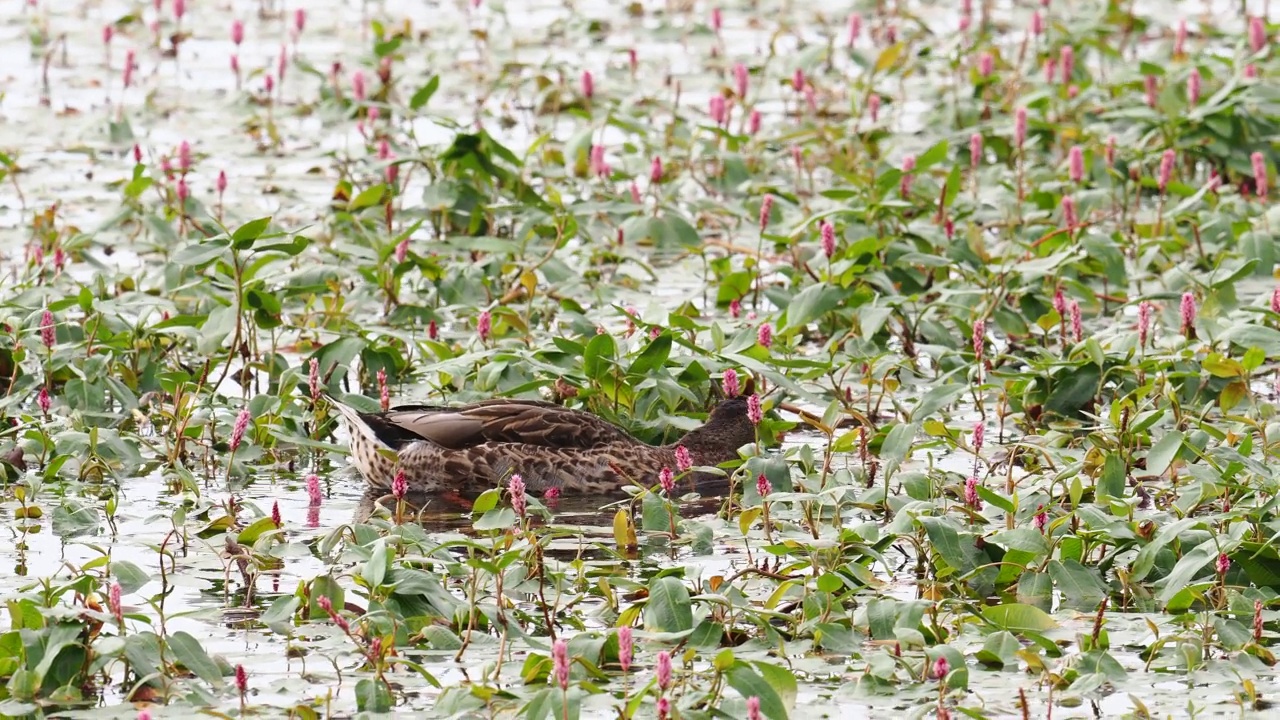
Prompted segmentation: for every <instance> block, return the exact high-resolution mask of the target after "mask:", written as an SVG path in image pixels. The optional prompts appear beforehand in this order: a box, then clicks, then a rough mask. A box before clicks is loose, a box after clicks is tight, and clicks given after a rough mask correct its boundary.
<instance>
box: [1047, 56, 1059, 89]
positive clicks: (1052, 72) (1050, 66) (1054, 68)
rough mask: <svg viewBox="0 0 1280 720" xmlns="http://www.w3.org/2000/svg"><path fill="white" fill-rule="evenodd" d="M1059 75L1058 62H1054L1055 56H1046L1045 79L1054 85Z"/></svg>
mask: <svg viewBox="0 0 1280 720" xmlns="http://www.w3.org/2000/svg"><path fill="white" fill-rule="evenodd" d="M1057 76H1058V63H1056V62H1054V60H1053V58H1045V60H1044V81H1045V82H1046V83H1048V84H1050V85H1052V84H1053V81H1054V80H1055V79H1057Z"/></svg>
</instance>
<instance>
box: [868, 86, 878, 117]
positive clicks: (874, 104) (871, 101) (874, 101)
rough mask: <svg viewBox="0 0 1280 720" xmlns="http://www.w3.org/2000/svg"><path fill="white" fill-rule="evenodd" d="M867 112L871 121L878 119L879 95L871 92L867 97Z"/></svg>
mask: <svg viewBox="0 0 1280 720" xmlns="http://www.w3.org/2000/svg"><path fill="white" fill-rule="evenodd" d="M867 114H868V115H870V116H871V122H879V121H880V96H879V95H876V94H874V93H873V94H872V95H871V97H869V98H867Z"/></svg>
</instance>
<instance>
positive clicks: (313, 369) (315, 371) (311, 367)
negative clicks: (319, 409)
mask: <svg viewBox="0 0 1280 720" xmlns="http://www.w3.org/2000/svg"><path fill="white" fill-rule="evenodd" d="M307 390H309V391H310V392H311V402H313V403H314V402H318V401H319V400H320V361H319V360H317V359H316V358H311V361H310V362H309V363H307Z"/></svg>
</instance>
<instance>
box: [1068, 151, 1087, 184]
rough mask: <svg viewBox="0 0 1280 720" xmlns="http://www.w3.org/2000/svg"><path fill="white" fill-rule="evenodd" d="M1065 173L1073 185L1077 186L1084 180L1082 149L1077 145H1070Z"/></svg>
mask: <svg viewBox="0 0 1280 720" xmlns="http://www.w3.org/2000/svg"><path fill="white" fill-rule="evenodd" d="M1067 173H1068V175H1070V177H1071V182H1073V183H1077V184H1079V183H1080V182H1082V181H1083V180H1084V149H1083V148H1081V147H1080V146H1079V145H1072V146H1071V151H1070V152H1068V153H1067Z"/></svg>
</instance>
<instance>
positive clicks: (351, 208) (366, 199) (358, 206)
mask: <svg viewBox="0 0 1280 720" xmlns="http://www.w3.org/2000/svg"><path fill="white" fill-rule="evenodd" d="M386 192H387V186H386V185H374V186H373V187H370V188H366V189H365V190H363V191H361V193H360V194H359V195H356V196H355V197H354V198H352V199H351V202H349V203H347V212H353V213H354V212H358V211H360V210H364V209H365V208H370V207H373V206H374V205H377V204H378V203H380V202H382V196H383V195H384V194H386Z"/></svg>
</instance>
